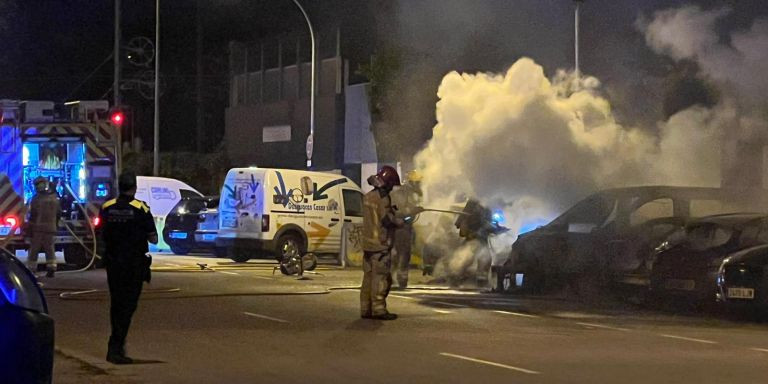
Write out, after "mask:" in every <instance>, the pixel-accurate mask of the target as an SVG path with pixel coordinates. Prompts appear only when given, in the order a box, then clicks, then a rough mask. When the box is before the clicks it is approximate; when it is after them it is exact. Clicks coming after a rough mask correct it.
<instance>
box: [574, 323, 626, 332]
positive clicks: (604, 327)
mask: <svg viewBox="0 0 768 384" xmlns="http://www.w3.org/2000/svg"><path fill="white" fill-rule="evenodd" d="M576 324H578V325H583V326H585V327H590V328H602V329H610V330H613V331H624V332H627V331H629V329H627V328H619V327H612V326H610V325H602V324H592V323H576Z"/></svg>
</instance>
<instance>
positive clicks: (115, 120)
mask: <svg viewBox="0 0 768 384" xmlns="http://www.w3.org/2000/svg"><path fill="white" fill-rule="evenodd" d="M109 121H111V122H112V124H114V125H117V126H121V125H123V121H125V114H123V112H122V111H115V112H112V115H110V116H109Z"/></svg>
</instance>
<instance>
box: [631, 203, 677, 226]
mask: <svg viewBox="0 0 768 384" xmlns="http://www.w3.org/2000/svg"><path fill="white" fill-rule="evenodd" d="M674 216H675V212H674V209H673V205H672V199H670V198H663V199H656V200H652V201H649V202H647V203H645V204H643V205H641V206H640V207H638V208H637V209H635V210H634V211H633V212H632V213H631V214H630V215H629V225H631V226H635V225H640V224H643V223H645V222H648V221H650V220H653V219H661V218H665V217H674Z"/></svg>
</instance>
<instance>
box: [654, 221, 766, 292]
mask: <svg viewBox="0 0 768 384" xmlns="http://www.w3.org/2000/svg"><path fill="white" fill-rule="evenodd" d="M766 243H768V216H766V215H765V214H756V213H734V214H723V215H714V216H708V217H703V218H699V219H696V220H693V221H691V222H690V223H688V225H686V226H685V228H683V229H681V230H679V231H677V232H675V233H673V234H672V235H670V237H669V239H668V240H667V241H665V242H664V243H663V244H662V245H661V246H659V249H658V251H657V253H656V254H655V261H654V262H653V269H652V270H651V284H650V290H651V293H652V295H651V296H652V297H654V298H656V299H661V300H666V299H683V300H685V303H687V304H694V305H710V304H714V303H715V301H716V300H715V299H716V293H717V283H716V280H717V274H718V271H719V270H720V266H721V264H722V263H723V261H724V260H725V259H726V258H727V257H728V256H729V255H732V254H734V253H735V252H738V251H740V250H743V249H746V248H750V247H754V246H756V245H760V244H766Z"/></svg>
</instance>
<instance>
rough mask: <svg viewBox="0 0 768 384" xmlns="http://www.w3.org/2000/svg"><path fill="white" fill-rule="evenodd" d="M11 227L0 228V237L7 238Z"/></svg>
mask: <svg viewBox="0 0 768 384" xmlns="http://www.w3.org/2000/svg"><path fill="white" fill-rule="evenodd" d="M11 229H13V227H0V236H8V235H9V234H10V233H11Z"/></svg>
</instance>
